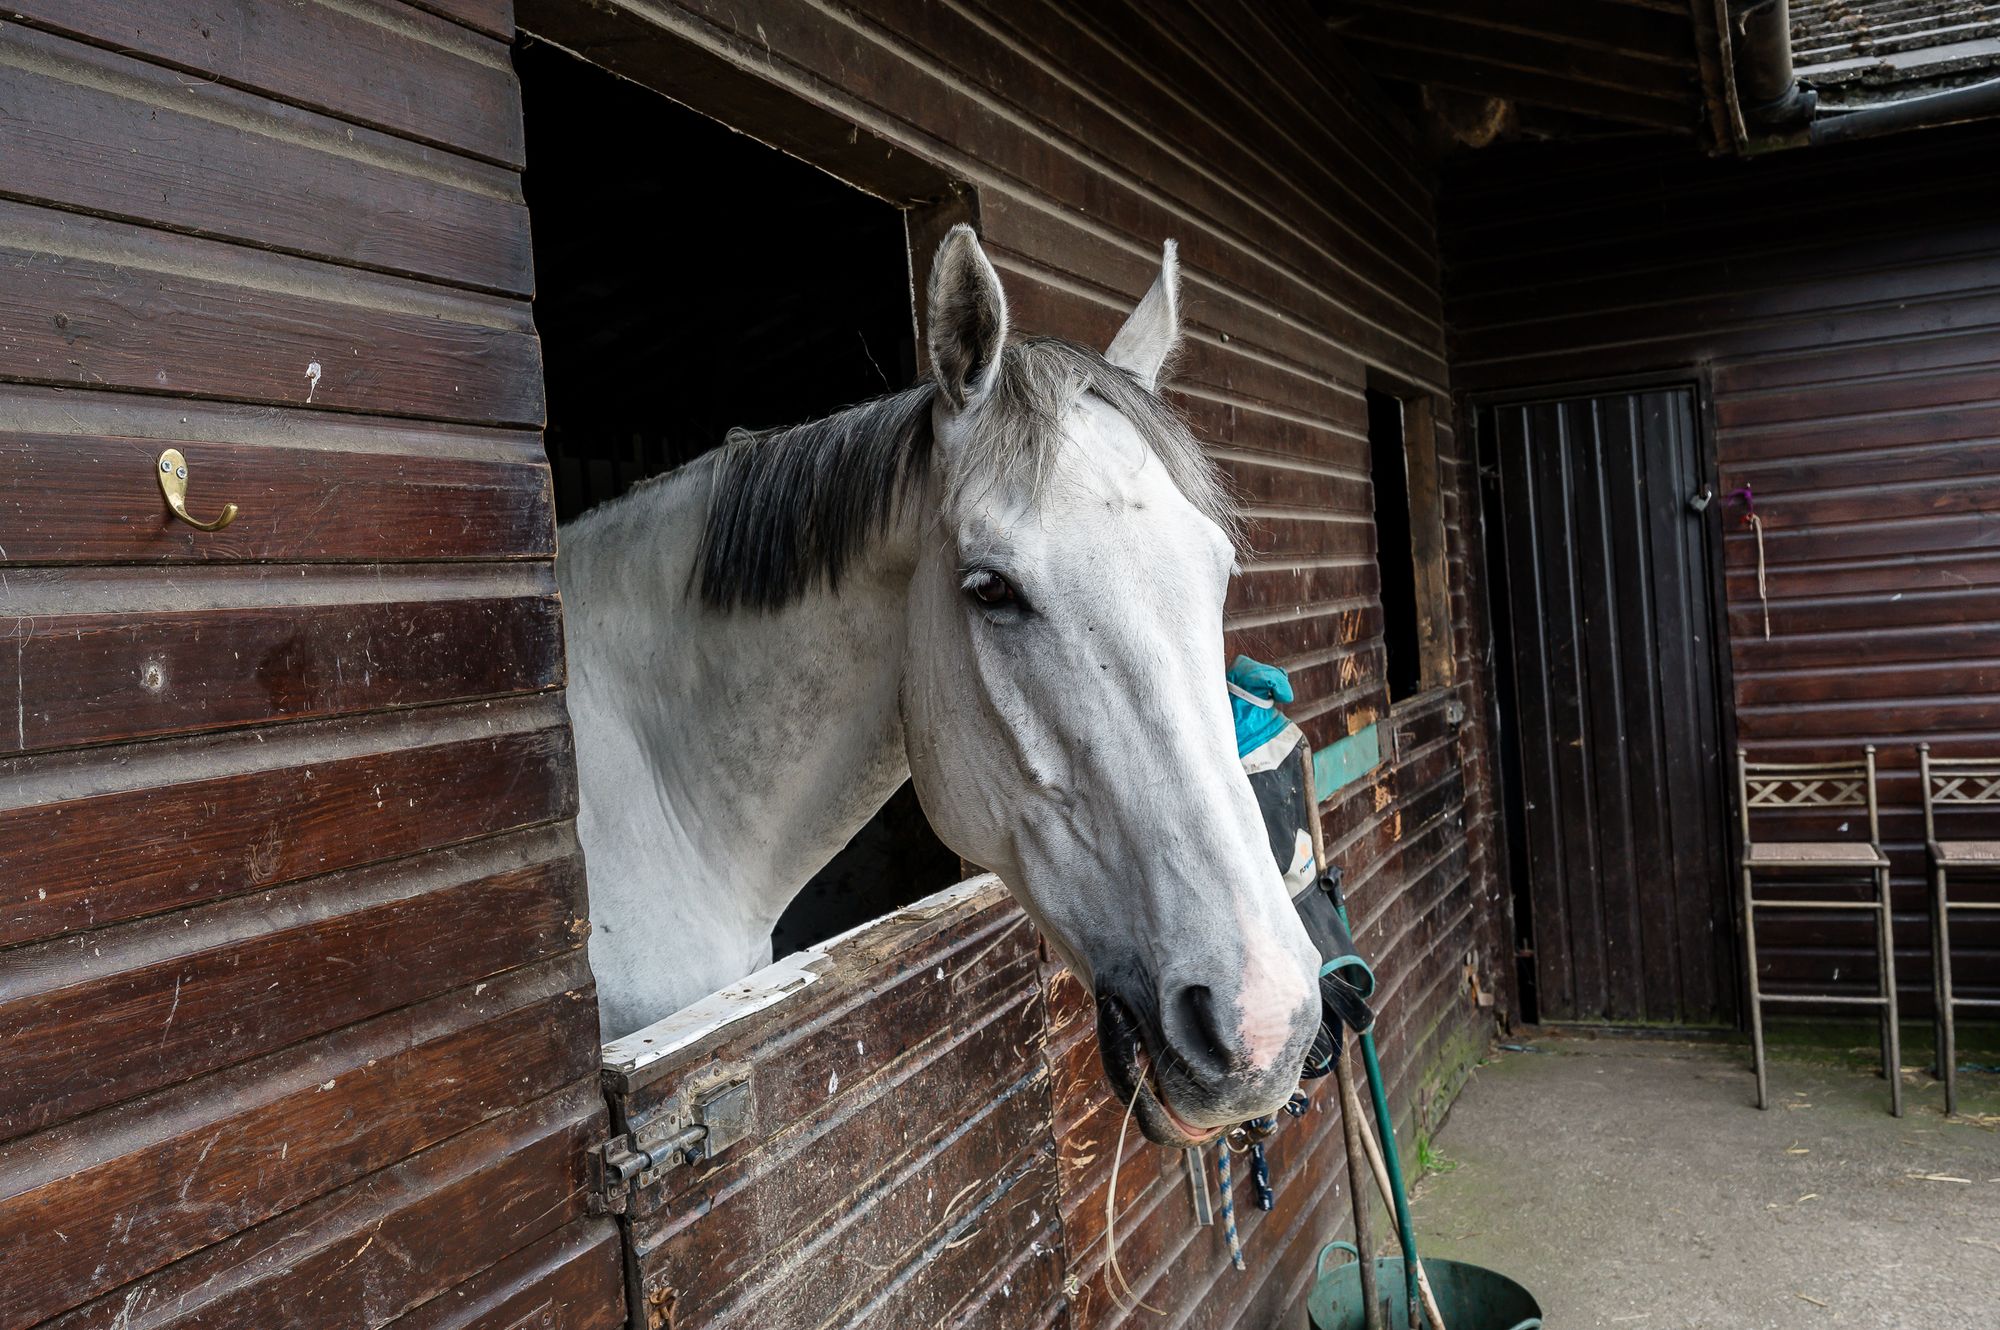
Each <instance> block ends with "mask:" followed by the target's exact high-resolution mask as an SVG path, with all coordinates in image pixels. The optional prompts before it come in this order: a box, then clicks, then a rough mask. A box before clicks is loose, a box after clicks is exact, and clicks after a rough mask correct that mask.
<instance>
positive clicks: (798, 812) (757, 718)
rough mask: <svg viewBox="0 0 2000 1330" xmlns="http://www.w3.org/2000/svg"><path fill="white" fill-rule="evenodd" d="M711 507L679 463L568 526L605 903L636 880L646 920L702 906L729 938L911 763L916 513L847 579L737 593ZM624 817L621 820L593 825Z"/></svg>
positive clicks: (820, 856)
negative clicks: (775, 596)
mask: <svg viewBox="0 0 2000 1330" xmlns="http://www.w3.org/2000/svg"><path fill="white" fill-rule="evenodd" d="M706 509H707V489H706V486H705V485H704V484H702V483H700V482H699V481H696V482H694V483H687V482H685V481H681V480H667V481H663V482H660V483H658V484H657V485H654V486H649V487H647V489H646V490H644V491H640V492H638V493H635V494H633V495H632V496H630V497H628V498H627V499H625V500H623V501H622V502H620V503H619V504H617V505H616V506H615V507H612V508H610V509H608V510H606V511H603V512H602V513H600V514H594V515H592V517H591V518H588V519H585V520H584V521H583V522H581V523H579V524H577V525H574V526H571V527H568V528H565V531H564V548H563V552H562V558H561V560H560V561H559V564H558V571H559V577H560V581H561V585H562V592H563V597H564V601H565V614H566V616H567V618H568V620H569V623H570V690H571V695H572V697H571V708H570V709H571V714H572V717H573V719H574V720H575V722H576V726H577V749H578V770H579V785H580V787H581V796H582V809H581V813H580V820H581V821H583V822H584V823H585V824H586V825H585V831H584V834H585V843H586V848H587V850H588V852H589V853H590V854H591V855H592V859H591V863H590V870H591V891H592V896H593V910H592V913H593V914H598V913H599V909H598V906H597V898H598V897H599V895H600V893H607V894H609V895H627V896H628V900H627V901H626V902H623V904H624V905H625V906H626V908H625V909H624V910H622V911H621V913H624V914H626V916H627V926H628V927H631V926H633V925H632V924H631V923H630V919H631V917H632V916H633V915H634V913H635V908H634V907H636V914H637V915H641V916H655V917H658V918H659V919H660V922H661V926H662V927H663V928H664V929H669V930H675V931H676V932H677V933H678V934H679V935H680V936H681V937H683V938H684V937H685V936H686V935H687V934H688V933H689V931H690V925H691V916H690V911H693V912H696V913H698V914H700V915H703V916H706V917H709V918H710V919H712V921H713V925H714V929H715V930H716V931H717V932H720V933H729V932H732V931H733V932H734V933H736V934H738V935H740V936H739V937H738V938H737V939H735V940H729V939H723V940H721V941H719V942H717V943H716V945H721V946H732V945H737V943H739V942H740V944H741V945H744V946H750V947H753V948H760V947H762V946H763V945H765V944H766V943H767V942H768V937H769V933H770V929H771V926H772V924H774V923H775V922H776V921H777V918H778V916H779V915H780V914H781V913H782V912H783V910H784V908H785V906H786V905H787V904H789V903H790V901H791V900H792V898H793V897H794V896H795V895H797V893H798V891H799V890H800V888H802V887H803V886H804V885H805V883H806V882H807V881H808V880H809V879H810V878H811V877H812V875H813V874H814V873H816V872H817V871H818V870H819V869H820V868H822V867H824V866H825V864H826V863H827V861H829V860H830V859H832V857H833V856H834V855H835V854H836V853H838V852H839V850H840V849H841V847H842V846H844V845H845V844H846V843H847V841H848V840H849V839H851V838H852V837H853V835H854V833H855V832H856V831H858V830H860V828H861V827H862V826H863V825H864V824H865V823H866V822H867V821H868V819H869V818H870V817H872V816H873V815H874V814H875V812H876V811H877V810H878V809H879V808H880V807H881V806H882V804H883V803H885V802H886V801H887V800H888V798H889V796H890V795H891V794H893V793H894V792H895V790H896V787H897V786H898V785H900V784H901V783H902V782H903V781H904V780H906V779H907V778H908V776H909V767H908V760H907V758H906V757H905V754H904V748H903V731H902V721H901V718H900V714H899V710H898V694H899V690H900V687H901V681H902V667H903V654H904V641H905V624H904V618H905V613H906V607H907V601H908V596H909V582H910V575H911V570H912V568H913V566H914V562H915V549H916V528H915V522H914V520H913V519H910V518H907V517H906V518H904V519H902V520H900V521H899V522H898V523H897V524H895V525H894V526H892V528H891V529H890V530H889V531H887V532H885V533H884V534H883V537H882V538H881V539H880V540H878V541H876V542H874V543H873V544H872V545H871V546H870V548H869V549H868V550H867V551H866V552H865V553H864V554H863V555H862V556H861V557H859V558H857V559H856V560H854V561H853V562H852V563H850V564H849V565H848V567H847V568H846V569H845V570H844V571H843V574H842V577H841V582H840V586H839V589H838V591H837V592H835V591H832V590H829V589H827V588H826V587H825V586H824V585H821V586H819V587H818V588H816V589H814V590H812V591H809V592H808V593H807V594H806V595H805V596H803V597H802V598H800V599H799V600H797V601H795V602H793V603H791V604H789V605H787V606H785V607H783V608H781V609H777V610H754V609H738V610H720V609H716V608H713V607H711V606H708V605H705V604H704V603H703V602H702V600H701V598H700V595H699V593H698V590H697V589H696V585H697V583H696V579H695V578H694V577H693V576H692V573H693V569H694V564H695V557H696V548H697V545H698V543H699V540H700V533H701V530H702V526H703V519H704V517H705V515H706ZM614 818H615V819H617V820H618V822H619V824H620V827H621V828H622V830H621V831H619V832H618V833H615V834H612V835H608V836H607V835H602V834H600V835H596V836H593V835H592V834H591V833H592V828H591V826H590V825H589V824H590V823H591V822H593V820H594V821H596V822H597V823H599V824H600V825H599V827H598V828H597V829H598V830H599V831H600V832H601V831H604V830H606V829H607V828H606V826H605V825H602V824H608V823H609V822H610V821H611V820H612V819H614ZM593 841H596V842H597V843H596V844H593V843H592V842H593ZM607 844H615V845H628V846H630V852H629V854H628V853H625V852H623V851H621V850H618V849H606V848H604V847H605V846H606V845H607ZM607 903H609V904H611V908H613V909H616V908H618V903H613V902H610V901H609V900H608V897H607ZM663 905H664V906H667V907H669V908H667V909H664V910H663V909H662V908H661V907H662V906H663ZM694 922H695V923H696V925H697V927H695V929H694V931H699V927H698V924H699V921H694ZM744 960H747V961H748V962H749V963H750V964H751V965H752V966H754V965H755V964H757V963H761V962H760V961H759V959H758V957H757V956H755V955H752V956H749V957H747V958H742V959H739V958H736V957H732V958H730V960H729V962H728V965H727V966H726V967H725V968H730V969H731V970H732V973H731V974H729V976H728V978H732V979H733V978H735V977H736V976H737V975H740V974H741V973H743V964H744ZM715 986H719V985H710V987H715ZM705 991H707V989H706V988H702V989H699V990H697V994H698V993H699V992H705Z"/></svg>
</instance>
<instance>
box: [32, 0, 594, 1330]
mask: <svg viewBox="0 0 2000 1330" xmlns="http://www.w3.org/2000/svg"><path fill="white" fill-rule="evenodd" d="M197 9H198V11H199V12H198V13H197V12H196V11H197ZM511 36H512V24H511V16H510V14H509V9H508V5H507V3H506V0H436V2H435V3H431V4H428V5H427V6H425V7H424V8H417V7H413V6H409V5H404V4H399V3H394V0H369V3H366V4H362V5H352V4H340V5H332V4H328V5H318V4H309V5H305V4H271V3H268V0H217V2H215V3H209V4H205V5H201V6H198V7H191V6H188V5H186V4H184V3H180V2H179V0H18V2H17V3H13V4H10V5H8V6H7V20H6V21H4V22H0V105H4V107H5V108H6V110H5V112H4V113H0V161H4V162H5V166H4V168H0V189H4V191H5V195H6V197H5V200H4V201H0V622H5V623H7V624H9V625H10V630H9V631H8V633H7V634H6V641H5V643H4V645H0V659H5V660H6V661H7V667H6V669H5V673H4V681H0V714H4V715H5V716H6V717H7V718H8V720H9V721H11V722H12V723H11V724H0V1068H4V1073H0V1326H5V1327H10V1328H11V1327H19V1326H26V1325H31V1324H37V1323H41V1322H43V1320H44V1319H45V1318H51V1317H53V1318H55V1319H54V1322H53V1323H54V1324H56V1325H59V1326H62V1327H65V1328H66V1330H71V1328H73V1330H82V1328H83V1327H87V1326H95V1327H107V1326H116V1327H119V1330H139V1328H140V1327H150V1328H157V1330H165V1328H166V1327H170V1326H171V1327H180V1326H194V1325H201V1326H208V1327H221V1326H242V1327H257V1328H258V1330H264V1328H265V1327H270V1326H277V1325H295V1326H309V1325H311V1326H320V1325H325V1326H331V1325H369V1326H377V1325H383V1324H388V1323H391V1322H394V1323H395V1324H397V1325H402V1326H409V1327H412V1330H415V1328H416V1327H422V1328H423V1330H443V1328H444V1327H489V1326H490V1327H495V1328H496V1330H498V1328H500V1327H514V1326H545V1325H556V1324H560V1325H563V1326H565V1327H583V1326H612V1325H617V1324H620V1323H622V1321H623V1310H622V1296H621V1288H622V1285H621V1281H620V1278H619V1272H620V1259H619V1251H618V1234H617V1231H616V1228H615V1226H614V1225H613V1224H612V1223H611V1222H610V1221H609V1220H607V1219H602V1218H591V1217H589V1216H587V1215H586V1214H585V1197H584V1190H583V1160H584V1154H583V1152H584V1150H585V1148H586V1147H587V1146H588V1145H589V1144H590V1143H591V1141H592V1140H593V1139H595V1138H597V1137H600V1136H601V1135H602V1134H603V1133H604V1132H605V1131H606V1130H607V1129H608V1128H607V1123H606V1118H605V1109H604V1104H603V1101H602V1098H601V1096H600V1094H599V1092H598V1087H597V1074H598V1070H597V1050H596V1011H595V1003H594V1001H593V999H592V990H591V986H590V976H589V973H588V971H587V969H586V968H585V965H584V956H583V951H582V942H583V934H584V927H585V925H584V924H583V922H582V920H583V919H584V917H585V908H584V895H583V875H582V866H581V864H580V862H579V857H578V853H577V849H576V843H575V839H574V836H573V835H572V833H571V831H570V828H569V826H568V819H569V817H570V814H571V810H572V805H573V794H572V786H573V782H572V775H571V761H570V749H569V742H570V741H569V731H568V722H567V717H566V716H565V713H564V711H563V705H562V697H561V693H560V691H559V690H560V688H561V685H562V681H563V656H562V631H561V619H560V608H559V605H558V602H557V600H556V595H555V586H554V580H553V577H552V576H551V571H550V563H549V561H550V556H551V555H552V553H553V548H554V535H555V532H554V523H553V519H552V513H551V505H550V496H549V482H548V472H547V468H546V465H545V464H544V462H543V460H542V452H541V446H540V441H539V438H538V436H537V433H536V426H537V424H538V423H539V421H540V419H541V387H540V378H539V370H538V359H537V351H536V344H535V336H534V329H533V326H532V325H531V323H530V320H529V310H528V300H527V295H528V292H529V290H530V289H531V286H532V277H531V273H530V264H529V248H528V219H527V214H526V211H525V209H524V208H523V206H522V204H521V201H520V193H519V181H518V171H519V168H520V166H521V120H520V111H519V104H518V100H517V93H516V89H515V85H514V79H513V72H512V70H511V68H510V66H509V63H508V46H507V42H508V40H509V38H510V37H511ZM309 367H316V368H317V371H318V372H317V375H316V376H313V377H309ZM170 445H171V446H174V447H178V448H180V449H181V450H182V451H183V452H184V453H185V454H186V455H187V459H188V465H189V470H190V477H189V487H190V503H191V507H192V509H193V511H194V512H195V513H196V514H197V515H201V516H209V515H212V514H214V513H216V512H218V511H219V510H220V509H221V507H222V505H223V504H224V503H225V502H234V503H236V504H239V505H240V506H241V510H242V512H241V516H240V517H239V518H238V519H237V520H236V522H235V524H234V525H233V526H231V527H229V528H228V529H227V530H224V531H220V532H216V533H212V534H207V533H202V532H197V531H194V530H192V529H190V528H188V527H186V526H182V525H179V524H178V523H176V522H175V521H174V520H173V519H172V518H171V517H170V516H169V515H168V514H167V510H166V508H165V506H164V504H163V503H162V501H161V496H160V491H159V487H158V484H157V480H156V474H155V473H156V460H155V459H157V458H158V456H159V454H160V452H161V450H162V449H164V448H166V447H168V446H170Z"/></svg>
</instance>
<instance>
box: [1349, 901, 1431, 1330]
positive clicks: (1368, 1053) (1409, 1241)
mask: <svg viewBox="0 0 2000 1330" xmlns="http://www.w3.org/2000/svg"><path fill="white" fill-rule="evenodd" d="M1334 908H1335V909H1337V910H1339V911H1340V922H1341V924H1342V926H1343V927H1347V928H1348V931H1349V932H1350V933H1352V932H1353V928H1352V927H1351V926H1350V925H1348V922H1347V902H1346V900H1345V899H1344V898H1341V897H1340V896H1339V895H1338V889H1336V896H1335V901H1334ZM1361 1060H1362V1062H1363V1064H1364V1065H1366V1067H1367V1068H1368V1097H1369V1099H1370V1100H1372V1101H1373V1102H1374V1104H1375V1121H1376V1122H1377V1123H1378V1124H1380V1126H1381V1128H1382V1162H1383V1163H1385V1164H1387V1165H1388V1166H1389V1194H1390V1195H1391V1196H1393V1197H1394V1198H1395V1200H1396V1241H1397V1242H1399V1243H1400V1244H1402V1248H1403V1284H1404V1295H1405V1296H1406V1297H1407V1298H1408V1299H1409V1301H1408V1303H1407V1304H1406V1305H1407V1306H1408V1307H1409V1309H1410V1324H1411V1325H1412V1326H1419V1325H1422V1324H1423V1320H1424V1314H1423V1303H1422V1301H1421V1300H1420V1299H1419V1297H1418V1295H1417V1235H1416V1233H1415V1231H1414V1230H1412V1229H1411V1227H1410V1198H1409V1197H1408V1196H1407V1195H1406V1194H1404V1191H1403V1162H1402V1160H1401V1159H1399V1158H1398V1157H1397V1155H1396V1121H1395V1119H1394V1118H1392V1117H1390V1116H1389V1095H1388V1092H1387V1091H1386V1090H1385V1089H1384V1088H1383V1085H1382V1060H1381V1058H1379V1057H1377V1056H1376V1054H1375V1034H1374V1031H1373V1030H1372V1029H1371V1030H1364V1031H1362V1033H1361Z"/></svg>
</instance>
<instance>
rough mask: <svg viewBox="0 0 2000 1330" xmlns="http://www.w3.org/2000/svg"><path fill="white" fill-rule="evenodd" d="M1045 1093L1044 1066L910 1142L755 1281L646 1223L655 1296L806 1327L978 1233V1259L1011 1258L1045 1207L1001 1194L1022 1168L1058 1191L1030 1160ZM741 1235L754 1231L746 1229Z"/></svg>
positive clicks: (682, 1317) (735, 1320) (681, 1306)
mask: <svg viewBox="0 0 2000 1330" xmlns="http://www.w3.org/2000/svg"><path fill="white" fill-rule="evenodd" d="M1046 1103H1047V1100H1046V1097H1045V1083H1044V1082H1043V1081H1042V1079H1041V1078H1040V1077H1039V1076H1038V1075H1035V1076H1031V1077H1030V1078H1029V1079H1028V1080H1027V1081H1026V1082H1025V1083H1022V1084H1021V1085H1019V1086H1018V1087H1008V1088H1006V1089H1003V1090H1001V1091H1000V1092H999V1093H998V1094H995V1095H991V1096H987V1097H982V1098H981V1100H980V1101H979V1103H978V1104H977V1106H976V1107H975V1108H973V1109H972V1111H971V1112H969V1113H967V1114H966V1115H964V1117H963V1119H962V1125H960V1126H959V1127H958V1129H957V1130H954V1131H951V1132H950V1133H949V1134H947V1135H945V1136H944V1137H942V1138H941V1139H939V1140H937V1141H935V1142H933V1143H931V1144H929V1145H927V1146H925V1147H921V1148H919V1149H916V1150H913V1151H912V1152H911V1154H910V1156H909V1158H908V1159H907V1160H906V1161H905V1162H904V1163H903V1164H902V1165H901V1166H900V1167H899V1168H897V1169H896V1170H895V1172H894V1174H893V1176H892V1178H891V1179H890V1180H889V1185H887V1186H885V1187H883V1188H882V1189H881V1190H880V1191H879V1192H877V1193H875V1194H874V1195H871V1196H869V1197H868V1198H867V1203H866V1204H865V1205H864V1206H860V1207H857V1210H856V1211H855V1212H854V1213H851V1214H849V1215H847V1216H844V1217H843V1218H842V1221H841V1222H836V1223H833V1224H829V1225H826V1226H824V1227H822V1228H820V1229H818V1230H817V1231H815V1232H813V1233H812V1234H810V1235H808V1237H807V1239H806V1240H805V1241H803V1242H802V1243H800V1244H798V1245H797V1246H796V1247H795V1248H794V1249H792V1250H790V1251H788V1252H785V1253H784V1257H785V1259H783V1260H777V1261H773V1262H772V1263H771V1268H770V1270H769V1271H768V1273H767V1274H766V1276H765V1277H764V1278H763V1279H761V1280H759V1281H758V1282H756V1283H755V1284H754V1285H751V1286H749V1287H744V1288H727V1289H716V1288H712V1287H710V1286H708V1285H706V1284H704V1283H702V1282H700V1281H699V1280H698V1279H696V1278H693V1277H692V1276H690V1275H689V1274H684V1273H683V1271H682V1269H681V1267H680V1265H679V1264H678V1262H677V1261H676V1253H675V1251H674V1249H673V1248H672V1247H671V1246H667V1247H653V1246H652V1245H651V1244H650V1243H648V1242H647V1240H646V1238H645V1236H644V1235H643V1233H642V1234H639V1235H635V1239H634V1241H635V1247H636V1250H637V1251H638V1253H639V1256H638V1259H639V1264H640V1269H641V1271H642V1272H643V1273H642V1276H641V1277H642V1279H643V1280H644V1284H645V1287H646V1288H647V1290H648V1293H649V1296H655V1292H654V1291H655V1290H672V1294H673V1295H672V1296H671V1297H670V1298H668V1299H667V1304H668V1305H670V1306H671V1307H672V1308H673V1323H674V1325H675V1327H676V1330H679V1328H680V1327H688V1330H698V1327H703V1326H710V1325H757V1326H760V1327H771V1330H780V1328H783V1330H790V1328H792V1327H798V1328H799V1330H806V1328H807V1327H817V1326H821V1325H824V1324H826V1323H827V1322H828V1321H829V1320H838V1319H843V1318H852V1319H854V1320H855V1321H857V1322H858V1323H861V1324H867V1323H868V1310H869V1304H870V1303H871V1302H872V1301H874V1300H875V1299H876V1298H878V1297H881V1296H883V1295H884V1294H889V1295H893V1294H894V1293H895V1292H896V1291H897V1290H896V1285H897V1284H898V1283H902V1282H906V1281H907V1280H908V1279H909V1278H910V1277H911V1276H910V1275H908V1274H904V1273H903V1271H904V1269H905V1267H911V1266H921V1265H924V1264H928V1263H929V1262H931V1261H932V1260H935V1259H938V1258H940V1257H941V1256H943V1255H945V1252H946V1248H947V1246H948V1244H950V1243H952V1242H956V1241H959V1240H960V1239H966V1240H968V1241H970V1242H971V1243H974V1244H977V1245H978V1247H979V1249H980V1250H979V1251H978V1252H975V1253H974V1254H973V1255H974V1256H975V1257H977V1258H979V1260H978V1263H979V1264H980V1265H982V1266H986V1267H988V1268H992V1267H997V1266H1004V1265H1008V1264H1012V1263H1013V1259H1014V1257H1015V1256H1016V1254H1017V1253H1020V1252H1023V1251H1025V1250H1026V1249H1027V1247H1028V1245H1029V1243H1031V1242H1033V1241H1034V1240H1035V1236H1036V1235H1037V1234H1038V1233H1040V1232H1042V1231H1044V1229H1045V1227H1046V1225H1045V1224H1044V1223H1043V1221H1044V1220H1046V1219H1048V1218H1049V1217H1050V1216H1048V1215H1043V1214H1041V1213H1040V1211H1039V1210H1038V1209H1036V1210H1031V1211H1030V1213H1029V1214H1018V1213H1014V1212H1013V1211H1012V1210H1011V1208H1010V1207H1007V1206H1005V1205H1004V1204H1000V1202H1002V1201H1003V1199H1004V1198H1005V1197H1006V1196H1007V1195H1008V1193H1010V1192H1011V1191H1013V1190H1014V1188H1015V1187H1016V1186H1019V1185H1021V1183H1022V1182H1023V1181H1024V1180H1028V1185H1030V1186H1031V1187H1034V1186H1035V1185H1036V1184H1037V1183H1040V1184H1042V1191H1043V1194H1046V1195H1049V1196H1051V1197H1052V1196H1053V1192H1052V1190H1050V1189H1047V1188H1046V1181H1047V1179H1048V1172H1047V1171H1046V1169H1037V1168H1036V1167H1035V1163H1036V1161H1037V1160H1039V1159H1042V1158H1043V1156H1042V1155H1041V1152H1040V1147H1041V1145H1042V1143H1043V1142H1044V1141H1045V1140H1046V1133H1047V1124H1048V1118H1047V1108H1046ZM1002 1221H1005V1222H1002ZM739 1240H746V1241H754V1240H755V1238H754V1236H753V1235H752V1234H748V1233H745V1234H743V1235H742V1236H741V1237H740V1238H739ZM801 1269H810V1270H812V1271H813V1277H812V1278H810V1279H801V1278H799V1277H798V1275H797V1272H798V1271H799V1270H801ZM899 1276H900V1277H899Z"/></svg>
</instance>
